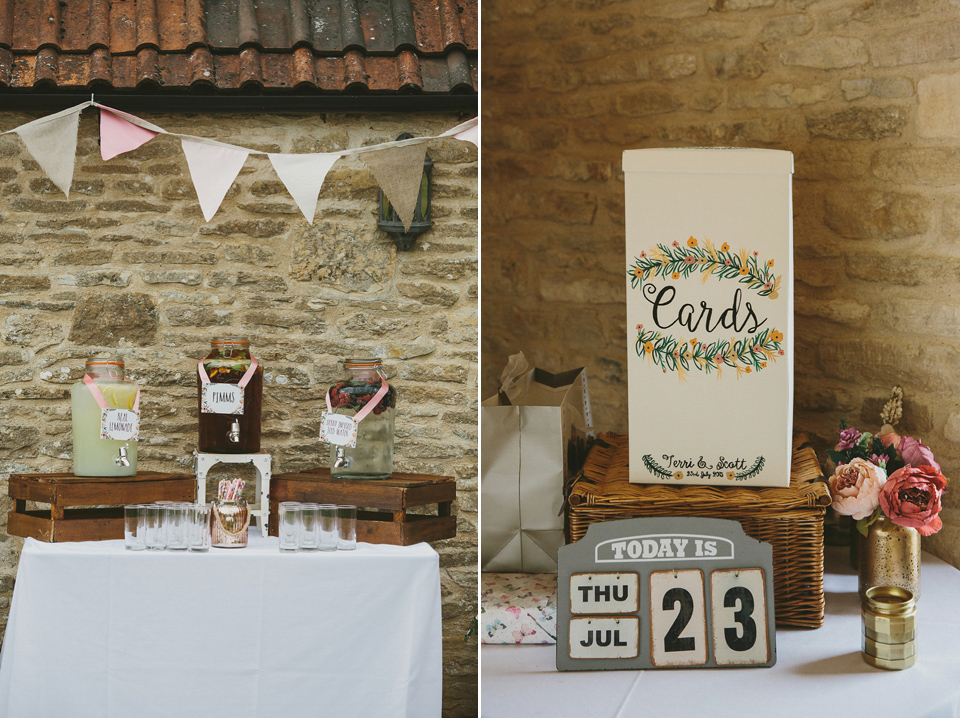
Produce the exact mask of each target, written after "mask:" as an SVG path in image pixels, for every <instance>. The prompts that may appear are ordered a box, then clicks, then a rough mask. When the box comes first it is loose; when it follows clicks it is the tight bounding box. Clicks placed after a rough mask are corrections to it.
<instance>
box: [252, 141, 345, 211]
mask: <svg viewBox="0 0 960 718" xmlns="http://www.w3.org/2000/svg"><path fill="white" fill-rule="evenodd" d="M269 157H270V164H272V165H273V169H274V170H276V172H277V176H278V177H279V178H280V181H281V182H283V186H284V187H286V188H287V192H289V193H290V195H291V196H292V197H293V200H294V201H295V202H296V203H297V207H299V208H300V211H301V212H303V216H304V217H306V219H307V222H309V223H310V224H313V217H314V215H315V214H316V211H317V198H318V197H319V196H320V188H321V187H322V186H323V180H324V179H326V177H327V172H329V171H330V168H331V167H333V163H334V162H336V161H337V160H338V159H340V153H339V152H317V153H314V154H307V155H286V154H279V153H271V154H270V155H269Z"/></svg>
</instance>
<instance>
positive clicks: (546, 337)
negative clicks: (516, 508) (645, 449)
mask: <svg viewBox="0 0 960 718" xmlns="http://www.w3.org/2000/svg"><path fill="white" fill-rule="evenodd" d="M483 10H484V13H483V23H484V25H483V31H484V32H483V38H484V62H483V77H482V84H483V91H484V102H483V118H484V125H483V147H484V165H483V182H482V192H483V197H484V205H483V206H484V214H483V220H484V225H483V228H484V230H483V234H484V236H483V259H484V272H483V299H482V302H483V327H482V333H481V334H482V347H481V350H482V356H483V368H482V377H483V381H482V388H483V391H482V394H483V396H489V395H490V394H492V393H493V392H494V391H495V389H496V379H497V376H498V375H499V372H500V368H501V367H502V366H503V363H504V361H505V359H506V357H507V355H508V354H510V353H512V352H514V351H516V350H517V349H523V350H525V352H526V353H527V355H528V357H529V358H531V359H532V360H533V361H534V362H535V363H537V364H539V365H540V366H543V367H544V368H546V369H550V370H554V371H556V370H559V369H566V368H572V367H576V366H580V365H584V364H585V365H586V366H587V368H588V371H589V378H590V387H591V390H592V395H593V397H594V401H595V404H594V406H595V408H596V412H595V413H596V420H597V422H598V423H599V424H600V425H601V427H602V428H604V429H611V430H616V431H621V432H623V431H626V428H627V424H626V409H627V407H626V402H625V399H626V370H625V352H626V348H627V347H626V341H625V337H626V327H625V323H626V320H625V308H624V301H625V278H624V273H625V262H624V226H623V223H624V220H623V215H624V207H623V175H622V172H621V170H620V161H621V153H622V151H623V150H624V149H630V148H640V147H673V146H696V145H705V146H723V145H732V146H750V147H769V148H776V149H785V150H790V151H792V152H793V153H794V155H795V167H796V174H795V176H794V231H795V242H796V252H795V257H796V284H795V287H796V308H795V314H796V327H795V335H796V336H795V340H796V344H795V354H796V356H795V367H796V371H795V377H796V403H795V407H796V408H795V426H796V429H797V431H804V432H808V433H810V434H812V435H813V436H815V437H817V439H819V441H820V444H821V446H824V445H826V443H828V442H831V443H832V442H833V440H834V438H835V435H834V430H835V427H836V425H837V422H838V420H839V419H840V417H846V418H847V419H848V420H850V421H851V422H856V423H858V424H859V425H861V427H863V428H867V427H873V428H878V427H877V423H878V422H879V417H878V414H879V410H880V408H881V406H882V405H883V403H884V400H885V399H886V398H887V397H888V396H889V393H890V389H891V387H892V386H893V385H894V384H896V383H899V384H902V385H903V388H904V392H905V396H906V400H905V407H904V419H903V422H902V424H901V428H902V429H903V430H905V431H906V432H908V433H911V434H913V435H915V436H920V437H922V438H923V440H924V441H925V442H926V443H928V444H929V445H931V446H933V447H934V449H935V451H936V452H937V456H938V458H939V459H940V461H941V463H942V464H943V468H944V471H945V473H946V474H947V476H954V475H958V474H960V413H958V411H960V408H958V398H960V389H958V386H960V361H958V359H960V356H958V351H957V347H956V333H957V330H958V327H960V309H958V307H957V306H955V304H956V303H957V300H958V299H960V250H958V246H960V201H958V199H957V189H958V185H960V169H958V168H960V164H958V163H957V158H958V156H960V122H958V121H957V118H958V117H960V91H958V90H960V79H958V78H957V69H958V59H960V45H958V43H957V42H956V37H957V34H958V32H960V8H958V6H957V4H956V3H955V2H950V1H948V0H869V1H867V2H860V1H857V2H851V1H850V0H636V1H635V2H623V1H618V0H566V1H565V2H549V1H548V0H511V1H510V2H505V1H503V0H494V1H493V2H485V3H484V7H483ZM946 506H947V508H945V510H944V512H943V514H942V515H943V518H944V523H945V528H944V529H943V530H942V531H941V532H940V533H939V534H937V535H936V536H935V537H934V538H932V539H927V540H925V541H926V544H925V546H926V547H927V548H928V549H931V550H933V551H935V552H936V553H938V554H939V555H941V556H943V557H944V558H946V559H948V560H950V561H951V562H953V563H954V564H955V565H958V566H960V491H958V490H956V489H954V490H953V491H949V492H948V493H947V495H946Z"/></svg>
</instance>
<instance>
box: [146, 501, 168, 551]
mask: <svg viewBox="0 0 960 718" xmlns="http://www.w3.org/2000/svg"><path fill="white" fill-rule="evenodd" d="M143 522H144V528H145V529H146V531H145V536H144V543H145V544H146V546H147V549H148V550H150V551H163V549H164V548H165V547H166V541H165V540H164V538H163V523H162V522H163V507H162V506H160V505H159V504H147V506H146V507H145V508H144V509H143Z"/></svg>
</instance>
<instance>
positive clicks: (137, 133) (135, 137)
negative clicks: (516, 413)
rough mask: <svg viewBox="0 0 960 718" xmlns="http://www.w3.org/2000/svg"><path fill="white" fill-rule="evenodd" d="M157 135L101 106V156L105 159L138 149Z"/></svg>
mask: <svg viewBox="0 0 960 718" xmlns="http://www.w3.org/2000/svg"><path fill="white" fill-rule="evenodd" d="M156 136H157V133H156V132H153V131H151V130H147V129H144V128H143V127H138V126H137V125H135V124H133V123H132V122H128V121H127V120H125V119H123V118H122V117H120V116H119V115H117V114H114V113H113V112H109V111H108V110H105V109H103V108H100V156H101V157H102V158H103V159H104V161H106V160H109V159H112V158H114V157H116V156H117V155H120V154H123V153H124V152H130V151H131V150H135V149H137V148H138V147H139V146H140V145H142V144H144V143H145V142H149V141H150V140H152V139H153V138H154V137H156Z"/></svg>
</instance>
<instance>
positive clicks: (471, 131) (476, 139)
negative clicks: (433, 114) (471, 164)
mask: <svg viewBox="0 0 960 718" xmlns="http://www.w3.org/2000/svg"><path fill="white" fill-rule="evenodd" d="M454 137H456V138H457V139H458V140H466V141H467V142H472V143H473V144H475V145H476V146H477V147H480V125H479V124H477V125H474V126H473V127H468V128H467V129H465V130H464V131H463V132H458V133H457V134H455V135H454Z"/></svg>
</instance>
